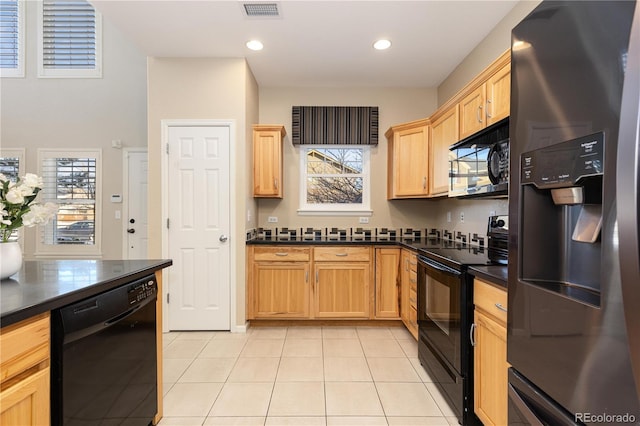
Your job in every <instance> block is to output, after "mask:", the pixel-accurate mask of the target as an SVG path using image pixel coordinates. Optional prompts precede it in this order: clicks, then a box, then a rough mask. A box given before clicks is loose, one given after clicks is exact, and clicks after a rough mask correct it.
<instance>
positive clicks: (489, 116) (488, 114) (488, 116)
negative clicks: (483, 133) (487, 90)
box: [486, 99, 493, 118]
mask: <svg viewBox="0 0 640 426" xmlns="http://www.w3.org/2000/svg"><path fill="white" fill-rule="evenodd" d="M490 103H491V99H487V112H486V114H487V118H491V117H493V116H492V115H491V113H490V112H489V111H491V108H489V104H490Z"/></svg>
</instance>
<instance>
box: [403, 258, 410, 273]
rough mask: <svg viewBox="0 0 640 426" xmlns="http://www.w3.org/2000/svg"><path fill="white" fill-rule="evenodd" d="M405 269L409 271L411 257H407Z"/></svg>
mask: <svg viewBox="0 0 640 426" xmlns="http://www.w3.org/2000/svg"><path fill="white" fill-rule="evenodd" d="M404 270H405V271H408V270H409V259H406V262H405V265H404Z"/></svg>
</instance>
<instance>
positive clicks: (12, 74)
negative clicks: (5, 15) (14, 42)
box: [0, 0, 26, 78]
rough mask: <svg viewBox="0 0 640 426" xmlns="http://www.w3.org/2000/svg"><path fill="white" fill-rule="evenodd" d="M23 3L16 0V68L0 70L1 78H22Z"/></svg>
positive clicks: (23, 53) (23, 41)
mask: <svg viewBox="0 0 640 426" xmlns="http://www.w3.org/2000/svg"><path fill="white" fill-rule="evenodd" d="M25 3H26V2H25V1H22V0H18V67H17V68H0V77H2V78H24V75H25V74H24V60H25V59H24V58H25V51H24V50H25V46H26V44H25V39H24V37H25V30H24V28H25V22H26V19H25V14H26V12H25V6H24V5H25Z"/></svg>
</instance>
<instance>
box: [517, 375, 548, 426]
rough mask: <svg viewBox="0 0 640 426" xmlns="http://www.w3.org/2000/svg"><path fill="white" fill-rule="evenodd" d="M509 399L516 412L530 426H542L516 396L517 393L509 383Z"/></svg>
mask: <svg viewBox="0 0 640 426" xmlns="http://www.w3.org/2000/svg"><path fill="white" fill-rule="evenodd" d="M509 399H510V400H511V402H513V404H514V405H515V406H516V408H518V412H519V413H520V414H521V415H522V416H523V417H525V418H524V420H526V421H527V424H529V425H531V426H544V425H543V424H542V423H541V422H540V420H538V418H537V417H536V415H535V414H534V413H533V411H531V410H530V409H529V407H528V406H527V404H526V403H525V402H524V400H523V399H522V398H521V397H520V395H518V391H516V390H515V388H514V387H513V386H512V385H511V383H509Z"/></svg>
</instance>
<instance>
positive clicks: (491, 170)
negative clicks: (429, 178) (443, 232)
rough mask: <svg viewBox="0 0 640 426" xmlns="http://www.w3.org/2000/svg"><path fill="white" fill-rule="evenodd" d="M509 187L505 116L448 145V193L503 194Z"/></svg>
mask: <svg viewBox="0 0 640 426" xmlns="http://www.w3.org/2000/svg"><path fill="white" fill-rule="evenodd" d="M508 189H509V119H508V118H505V119H504V120H502V121H500V122H498V123H496V124H494V125H492V126H490V127H487V128H486V129H484V130H482V131H480V132H478V133H477V134H475V135H472V136H470V137H468V138H466V139H463V140H461V141H460V142H458V143H456V144H454V145H452V146H451V147H450V148H449V197H482V196H492V197H503V196H507V195H508V193H509V192H508Z"/></svg>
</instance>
